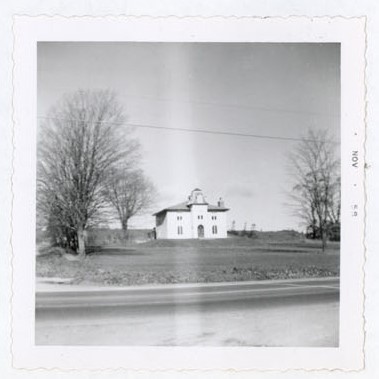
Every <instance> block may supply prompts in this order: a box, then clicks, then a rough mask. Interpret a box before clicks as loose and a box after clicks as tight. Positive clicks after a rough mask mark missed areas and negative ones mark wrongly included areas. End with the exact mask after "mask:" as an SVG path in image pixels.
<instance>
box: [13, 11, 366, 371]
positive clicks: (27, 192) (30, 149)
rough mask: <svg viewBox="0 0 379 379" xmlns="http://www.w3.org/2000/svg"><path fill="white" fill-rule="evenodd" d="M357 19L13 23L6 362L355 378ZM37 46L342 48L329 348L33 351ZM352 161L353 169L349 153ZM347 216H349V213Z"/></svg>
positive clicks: (360, 51) (360, 43)
mask: <svg viewBox="0 0 379 379" xmlns="http://www.w3.org/2000/svg"><path fill="white" fill-rule="evenodd" d="M365 23H366V20H365V18H364V17H359V18H350V19H349V18H343V17H316V18H309V17H299V16H294V17H286V18H279V17H278V18H275V17H267V18H254V17H242V18H237V17H230V18H228V17H206V18H201V17H184V18H183V17H181V18H179V17H171V16H170V17H148V16H142V17H133V16H105V17H90V16H83V17H62V16H53V17H50V16H34V17H31V16H16V17H15V18H14V29H13V30H14V52H13V59H14V77H13V85H14V99H13V111H14V142H15V144H14V146H15V152H14V176H13V194H14V203H13V218H12V223H13V234H12V246H13V252H12V266H13V283H12V347H11V350H12V362H13V367H15V368H22V369H36V368H46V369H52V368H58V369H62V370H67V369H87V370H97V369H116V368H125V369H136V370H140V369H146V370H166V369H181V370H186V369H188V370H193V369H198V370H208V369H218V370H225V369H234V370H287V369H304V370H321V369H324V370H335V369H340V370H360V369H362V368H363V366H364V315H363V303H364V291H363V289H364V286H363V281H364V200H365V198H364V163H363V162H364V141H365V80H364V79H365V76H364V75H365V49H366V36H365ZM38 41H86V42H89V41H150V42H153V41H157V42H158V41H167V42H169V41H170V42H277V43H279V42H292V43H296V42H298V43H300V42H303V43H304V42H308V43H310V42H315V43H327V42H333V43H340V44H341V175H342V211H341V220H342V221H341V226H342V227H341V260H340V263H341V275H340V279H341V282H340V284H341V292H340V333H339V335H340V344H339V347H337V348H293V347H291V348H290V347H283V348H271V347H209V348H208V347H201V348H200V347H127V346H125V347H119V346H118V347H101V346H97V347H94V346H91V347H88V346H75V347H74V346H72V347H71V346H64V347H63V346H36V345H35V344H34V312H35V311H34V309H35V303H34V302H35V223H36V211H35V205H36V199H35V197H36V196H35V191H36V126H37V42H38ZM355 151H356V152H358V153H357V154H358V158H359V160H358V165H357V167H354V166H353V165H352V163H353V162H352V154H353V152H355ZM354 212H357V213H356V214H355V213H354Z"/></svg>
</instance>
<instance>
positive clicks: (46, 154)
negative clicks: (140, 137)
mask: <svg viewBox="0 0 379 379" xmlns="http://www.w3.org/2000/svg"><path fill="white" fill-rule="evenodd" d="M124 120H125V116H124V113H123V108H122V106H121V105H120V104H119V103H118V101H117V99H116V96H115V95H114V94H113V93H112V92H109V91H103V90H99V91H82V90H80V91H77V92H75V93H73V94H70V95H67V96H65V97H64V98H63V99H62V101H60V102H59V103H58V104H57V105H56V107H54V108H53V109H51V110H50V112H49V114H48V117H47V118H46V120H45V122H43V123H42V124H41V126H40V131H39V136H38V137H39V138H38V171H37V201H38V206H37V211H38V212H39V216H40V217H43V218H44V220H45V222H46V224H47V226H48V229H49V230H50V231H51V232H52V234H53V235H54V237H55V238H64V239H67V241H66V244H68V245H69V246H73V247H75V248H76V250H77V252H78V253H79V255H80V256H84V254H85V229H86V228H87V227H88V226H89V224H91V223H96V222H97V221H98V220H99V219H100V218H101V215H102V211H103V210H104V208H105V206H106V199H105V198H104V191H103V188H104V184H105V179H106V178H107V175H108V172H109V170H110V169H111V168H112V167H114V166H115V165H116V164H119V162H125V161H130V160H133V157H134V156H135V154H136V151H137V149H138V144H137V143H136V141H135V140H133V139H131V138H130V136H129V132H130V130H128V129H126V128H125V127H124V126H123V125H122V123H123V122H124Z"/></svg>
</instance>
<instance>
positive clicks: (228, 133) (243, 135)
mask: <svg viewBox="0 0 379 379" xmlns="http://www.w3.org/2000/svg"><path fill="white" fill-rule="evenodd" d="M37 118H40V119H46V120H58V121H69V122H91V123H100V124H109V125H119V126H120V125H124V126H129V127H132V128H148V129H158V130H172V131H180V132H187V133H202V134H214V135H226V136H236V137H250V138H259V139H270V140H280V141H307V142H318V140H315V139H309V138H295V137H282V136H269V135H263V134H250V133H237V132H227V131H222V130H209V129H188V128H175V127H168V126H158V125H148V124H136V123H123V122H122V123H117V122H111V121H92V120H79V119H68V118H59V117H47V116H37ZM331 142H334V143H339V142H336V141H331Z"/></svg>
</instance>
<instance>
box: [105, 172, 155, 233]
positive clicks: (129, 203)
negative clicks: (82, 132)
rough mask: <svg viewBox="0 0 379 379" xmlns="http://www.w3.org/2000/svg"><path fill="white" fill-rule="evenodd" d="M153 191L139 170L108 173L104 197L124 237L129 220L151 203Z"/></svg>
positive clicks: (150, 184) (152, 187) (151, 185)
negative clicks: (115, 216)
mask: <svg viewBox="0 0 379 379" xmlns="http://www.w3.org/2000/svg"><path fill="white" fill-rule="evenodd" d="M154 195H155V189H154V186H153V184H152V183H151V182H150V181H149V180H148V179H147V178H146V177H145V175H144V174H143V172H142V171H141V170H130V169H128V168H127V167H122V168H120V167H119V168H115V169H113V170H112V171H111V172H110V175H109V177H108V180H107V184H106V187H105V197H106V198H107V200H108V201H109V203H110V204H111V205H112V207H113V208H114V209H115V211H116V213H117V217H118V219H119V221H120V223H121V227H122V230H123V231H124V233H125V235H126V233H127V230H128V222H129V219H130V218H131V217H133V216H135V215H137V214H139V213H140V212H142V211H143V210H145V209H147V208H148V207H149V206H150V205H151V204H152V202H153V199H154Z"/></svg>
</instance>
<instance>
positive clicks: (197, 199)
mask: <svg viewBox="0 0 379 379" xmlns="http://www.w3.org/2000/svg"><path fill="white" fill-rule="evenodd" d="M188 200H189V201H188V203H189V204H207V202H206V201H205V197H204V194H203V191H202V190H201V189H199V188H195V189H194V190H193V191H192V192H191V195H190V196H189V199H188Z"/></svg>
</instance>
